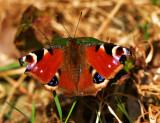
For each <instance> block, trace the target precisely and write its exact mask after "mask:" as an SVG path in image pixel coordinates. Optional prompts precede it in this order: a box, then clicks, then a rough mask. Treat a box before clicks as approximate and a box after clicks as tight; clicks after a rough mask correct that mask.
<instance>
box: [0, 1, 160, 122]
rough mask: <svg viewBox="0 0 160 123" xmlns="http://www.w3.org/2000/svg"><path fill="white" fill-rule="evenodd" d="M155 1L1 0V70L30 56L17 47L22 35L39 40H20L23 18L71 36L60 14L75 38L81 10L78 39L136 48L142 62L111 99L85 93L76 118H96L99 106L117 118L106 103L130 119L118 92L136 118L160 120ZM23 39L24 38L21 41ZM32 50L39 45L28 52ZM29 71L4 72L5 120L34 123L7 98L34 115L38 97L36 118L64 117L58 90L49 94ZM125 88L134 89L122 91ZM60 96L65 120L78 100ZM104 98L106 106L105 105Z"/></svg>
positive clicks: (0, 117) (1, 107) (50, 33)
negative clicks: (59, 108) (57, 101)
mask: <svg viewBox="0 0 160 123" xmlns="http://www.w3.org/2000/svg"><path fill="white" fill-rule="evenodd" d="M154 1H156V0H152V1H151V0H141V1H139V0H126V1H125V0H117V1H116V0H108V1H85V0H81V1H80V0H77V1H72V0H66V1H60V0H57V1H53V0H39V1H36V0H31V1H26V0H11V1H5V0H1V1H0V68H1V67H4V66H5V65H8V64H11V63H15V62H16V61H17V59H18V58H19V57H20V56H22V54H26V52H25V51H22V49H21V50H18V49H17V48H16V45H18V46H23V45H24V44H23V42H21V41H22V39H23V40H25V39H26V42H29V43H30V42H31V44H32V43H33V42H32V41H29V39H27V38H26V37H27V36H28V35H27V34H26V35H22V36H21V38H17V35H18V34H17V31H18V27H19V26H20V24H21V23H20V22H21V20H22V16H23V17H24V16H25V17H27V19H28V20H32V19H33V24H35V25H36V26H37V27H38V28H39V29H40V30H41V31H42V32H43V33H45V35H46V36H47V37H48V38H49V39H51V38H52V37H54V36H55V35H59V36H60V37H68V34H67V33H66V31H65V30H64V28H63V27H62V25H61V24H60V23H59V22H58V20H57V18H56V15H59V17H60V19H61V21H62V23H63V24H64V25H65V27H66V28H67V30H68V32H69V33H70V35H71V36H73V35H74V32H75V31H74V30H75V28H76V24H77V21H78V19H79V15H80V12H83V15H82V18H81V21H80V25H79V27H78V31H77V33H76V37H94V38H97V39H99V40H102V41H104V42H108V40H110V42H113V43H116V44H120V45H123V46H126V47H130V46H132V49H134V51H135V55H136V63H135V67H134V69H133V70H132V72H131V73H132V75H131V76H132V79H131V80H130V81H127V82H130V83H129V85H121V86H122V87H120V86H118V87H113V88H114V89H112V91H111V90H110V89H109V88H110V87H109V88H107V89H108V90H107V91H105V92H106V96H107V94H108V97H107V99H105V97H103V98H102V97H101V95H100V94H99V95H98V96H97V97H87V98H86V97H81V98H80V100H79V103H78V104H77V106H76V109H75V111H74V112H73V114H72V116H71V119H70V121H71V122H96V113H95V110H96V109H97V110H98V107H101V109H99V110H100V111H101V116H102V120H103V121H104V122H105V121H109V120H111V121H112V122H115V121H116V120H115V119H114V117H113V116H112V115H111V113H109V111H108V109H107V108H106V104H109V105H110V106H111V107H114V108H113V109H114V110H115V112H116V113H117V114H119V118H120V119H121V120H122V121H123V122H125V121H126V118H124V117H123V114H122V113H118V109H117V108H116V103H117V102H116V101H115V96H114V95H118V96H119V97H122V96H123V97H125V99H124V102H125V103H126V108H127V110H128V113H129V115H130V116H131V118H132V119H133V120H134V122H136V123H140V122H152V123H154V122H157V123H158V122H160V106H159V103H160V31H159V30H160V7H159V6H160V1H159V0H157V2H156V4H155V5H152V4H151V3H153V2H154ZM23 19H24V18H23ZM24 20H25V19H24ZM23 22H24V21H23ZM27 33H29V32H27ZM33 35H34V36H35V37H34V36H33ZM32 36H33V37H34V38H36V39H37V40H38V42H40V43H41V44H44V43H45V40H44V38H43V37H42V36H41V35H40V34H38V33H37V32H36V31H33V33H32V34H31V37H32ZM19 39H21V40H20V41H19V42H18V40H19ZM15 41H16V43H15ZM35 45H36V44H35ZM35 48H36V46H35ZM31 49H33V48H30V49H27V50H31ZM23 72H24V68H17V69H12V70H10V69H9V70H7V71H2V72H0V100H1V102H0V122H3V121H4V122H5V123H7V122H13V123H14V122H20V121H21V122H28V121H27V119H25V117H24V116H22V115H21V114H20V113H18V112H17V111H15V110H13V109H11V108H10V107H9V106H8V105H7V104H6V103H4V100H6V101H8V102H10V103H11V104H13V105H14V106H16V107H17V108H19V109H21V110H22V111H23V112H24V113H25V114H26V115H27V116H30V115H31V109H32V102H33V101H35V102H36V117H35V121H36V122H56V121H59V118H58V113H57V110H56V107H55V103H54V99H53V97H52V94H50V93H49V92H46V91H45V90H44V89H43V88H41V86H40V85H39V84H38V83H37V82H34V80H32V79H29V78H26V76H24V75H23ZM125 86H127V88H129V89H127V92H125V94H122V92H124V91H122V89H123V90H124V89H125ZM58 94H59V95H60V97H59V98H60V101H61V105H62V110H63V114H64V118H65V117H66V114H67V113H68V112H69V108H70V106H71V104H72V102H73V98H67V97H63V96H61V94H60V92H58ZM104 95H105V94H104ZM109 97H110V98H109ZM99 102H101V103H102V105H100V106H99ZM112 103H115V104H114V105H113V104H112ZM131 104H132V105H131ZM133 107H134V108H133ZM86 112H88V113H86ZM5 114H9V115H10V116H11V118H6V115H5ZM107 119H108V120H107Z"/></svg>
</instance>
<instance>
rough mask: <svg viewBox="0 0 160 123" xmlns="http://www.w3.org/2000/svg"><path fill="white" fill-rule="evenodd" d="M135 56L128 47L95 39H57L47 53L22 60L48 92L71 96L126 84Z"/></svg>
mask: <svg viewBox="0 0 160 123" xmlns="http://www.w3.org/2000/svg"><path fill="white" fill-rule="evenodd" d="M132 56H133V54H132V52H131V51H130V50H129V49H128V48H125V47H122V46H118V45H115V44H112V43H104V42H101V41H99V40H97V39H95V38H91V37H78V38H71V37H70V38H57V37H56V38H53V40H52V42H51V43H48V44H47V45H46V46H45V47H44V48H43V49H39V50H36V51H33V52H30V53H29V54H28V55H26V56H23V57H22V58H19V63H20V65H21V66H23V64H24V62H28V65H27V67H26V70H25V73H26V74H27V75H29V76H31V77H33V78H34V79H35V80H37V81H38V82H40V83H41V84H42V85H43V86H44V88H45V89H46V90H48V91H54V90H57V89H58V90H60V91H62V92H63V94H64V95H67V96H84V95H96V93H97V92H98V91H99V90H101V89H102V88H105V87H106V86H107V84H108V83H109V81H110V80H112V79H113V78H115V77H116V78H117V80H118V83H123V81H125V80H126V79H127V78H128V77H129V74H128V72H126V71H125V70H124V66H125V62H126V61H127V60H128V57H132Z"/></svg>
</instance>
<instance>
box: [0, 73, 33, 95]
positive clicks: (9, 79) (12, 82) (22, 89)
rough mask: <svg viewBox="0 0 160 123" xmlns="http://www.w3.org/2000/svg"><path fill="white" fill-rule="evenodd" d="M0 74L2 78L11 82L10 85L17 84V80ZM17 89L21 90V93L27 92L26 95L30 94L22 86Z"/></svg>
mask: <svg viewBox="0 0 160 123" xmlns="http://www.w3.org/2000/svg"><path fill="white" fill-rule="evenodd" d="M0 75H1V76H2V77H3V78H4V79H6V80H7V81H8V82H9V83H10V84H12V85H15V84H17V82H16V81H15V80H14V79H12V78H10V77H8V76H7V74H5V73H0ZM18 89H19V91H20V92H22V93H24V94H27V95H29V96H30V94H29V93H28V91H27V90H26V89H25V88H23V87H22V86H19V87H18Z"/></svg>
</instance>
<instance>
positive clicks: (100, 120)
mask: <svg viewBox="0 0 160 123" xmlns="http://www.w3.org/2000/svg"><path fill="white" fill-rule="evenodd" d="M96 114H97V116H98V118H99V122H100V123H102V119H101V117H100V116H99V114H98V112H97V110H96Z"/></svg>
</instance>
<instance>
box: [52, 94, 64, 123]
mask: <svg viewBox="0 0 160 123" xmlns="http://www.w3.org/2000/svg"><path fill="white" fill-rule="evenodd" d="M53 96H54V100H55V103H56V106H57V109H58V113H59V117H60V121H61V123H62V109H61V105H60V102H59V99H58V96H57V93H56V91H53Z"/></svg>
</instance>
